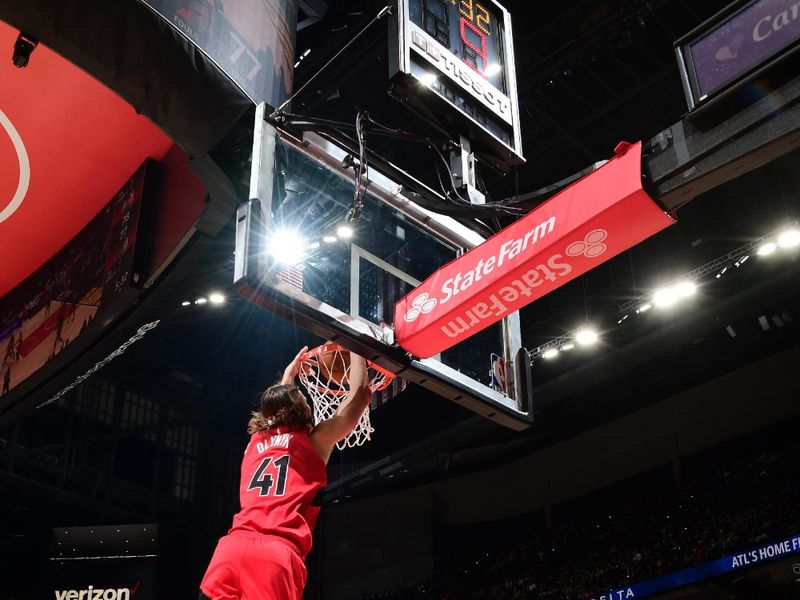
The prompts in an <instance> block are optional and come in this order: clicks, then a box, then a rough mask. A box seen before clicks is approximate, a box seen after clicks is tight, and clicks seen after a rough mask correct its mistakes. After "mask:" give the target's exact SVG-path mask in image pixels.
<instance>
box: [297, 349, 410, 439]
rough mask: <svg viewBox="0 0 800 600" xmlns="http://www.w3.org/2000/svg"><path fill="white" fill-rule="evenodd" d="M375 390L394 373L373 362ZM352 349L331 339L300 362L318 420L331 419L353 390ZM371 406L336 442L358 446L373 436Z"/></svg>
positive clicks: (303, 379)
mask: <svg viewBox="0 0 800 600" xmlns="http://www.w3.org/2000/svg"><path fill="white" fill-rule="evenodd" d="M369 367H370V371H369V376H370V382H369V387H370V390H371V391H372V392H376V391H378V390H382V389H384V388H385V387H387V386H388V385H389V384H391V383H392V379H394V375H392V374H391V373H389V372H387V371H384V370H382V369H379V368H377V367H376V366H375V365H373V364H372V363H369ZM349 376H350V351H349V350H347V349H346V348H343V347H341V346H339V345H337V344H333V343H327V344H323V345H322V346H318V347H317V348H313V349H311V350H309V351H308V352H307V353H306V354H305V356H303V358H302V361H301V362H300V370H299V372H298V377H299V378H300V382H301V383H302V384H303V386H304V387H305V388H306V391H307V392H308V395H309V396H310V397H311V400H312V402H313V404H314V423H315V424H316V423H321V422H322V421H325V420H327V419H330V418H331V417H332V416H333V415H334V413H335V412H336V409H337V408H338V407H339V403H340V402H342V400H344V399H345V398H347V395H348V394H349V393H350V383H349ZM369 410H370V409H369V406H367V408H366V410H364V414H362V415H361V417H360V418H359V420H358V424H357V425H356V427H355V429H353V431H352V432H351V433H350V435H348V436H347V437H346V438H345V439H343V440H342V441H341V442H339V443H337V444H336V446H337V448H339V449H340V450H344V449H345V448H355V447H356V446H361V445H362V444H363V443H364V442H366V441H368V440H370V439H372V438H371V436H372V433H373V432H374V431H375V430H374V429H373V428H372V425H371V424H370V422H369Z"/></svg>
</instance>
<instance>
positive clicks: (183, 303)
mask: <svg viewBox="0 0 800 600" xmlns="http://www.w3.org/2000/svg"><path fill="white" fill-rule="evenodd" d="M190 304H191V302H189V301H188V300H184V301H183V302H181V306H189V305H190Z"/></svg>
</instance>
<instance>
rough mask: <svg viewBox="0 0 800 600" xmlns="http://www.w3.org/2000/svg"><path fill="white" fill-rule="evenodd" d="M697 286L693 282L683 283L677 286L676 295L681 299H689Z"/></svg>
mask: <svg viewBox="0 0 800 600" xmlns="http://www.w3.org/2000/svg"><path fill="white" fill-rule="evenodd" d="M695 290H697V286H696V285H695V284H694V283H692V282H691V281H681V282H680V283H679V284H677V285H676V286H675V293H676V294H677V295H678V296H679V297H681V298H688V297H689V296H691V295H692V294H694V292H695Z"/></svg>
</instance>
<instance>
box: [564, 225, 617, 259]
mask: <svg viewBox="0 0 800 600" xmlns="http://www.w3.org/2000/svg"><path fill="white" fill-rule="evenodd" d="M607 237H608V232H607V231H606V230H604V229H595V230H594V231H590V232H589V233H587V234H586V236H585V237H584V238H583V239H582V240H581V241H579V242H572V243H571V244H570V245H569V246H567V250H566V252H567V256H572V257H575V256H581V255H583V256H585V257H586V258H596V257H598V256H600V255H601V254H603V253H604V252H605V251H606V250H608V246H606V245H605V244H604V243H603V242H604V241H605V239H606V238H607Z"/></svg>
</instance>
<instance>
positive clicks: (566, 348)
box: [561, 342, 575, 352]
mask: <svg viewBox="0 0 800 600" xmlns="http://www.w3.org/2000/svg"><path fill="white" fill-rule="evenodd" d="M574 347H575V344H573V343H572V342H567V343H566V344H563V345H562V346H561V351H562V352H569V351H570V350H572V349H573V348H574Z"/></svg>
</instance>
